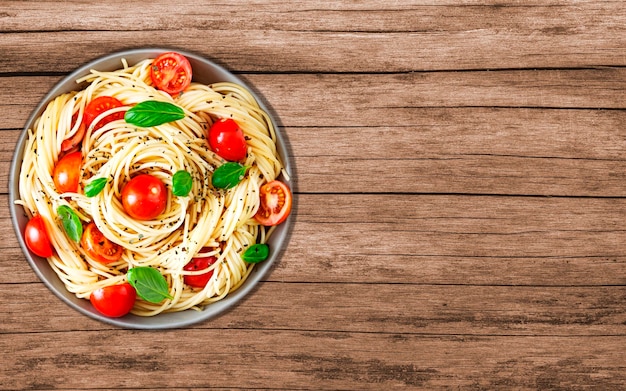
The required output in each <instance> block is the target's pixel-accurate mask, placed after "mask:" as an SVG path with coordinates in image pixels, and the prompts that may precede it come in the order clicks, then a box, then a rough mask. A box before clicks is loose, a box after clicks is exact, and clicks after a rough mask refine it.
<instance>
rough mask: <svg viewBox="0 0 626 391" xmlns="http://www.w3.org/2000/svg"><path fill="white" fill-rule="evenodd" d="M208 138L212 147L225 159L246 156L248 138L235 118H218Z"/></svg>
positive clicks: (236, 158)
mask: <svg viewBox="0 0 626 391" xmlns="http://www.w3.org/2000/svg"><path fill="white" fill-rule="evenodd" d="M208 139H209V145H210V146H211V149H213V151H215V153H217V154H218V155H219V156H221V157H223V158H224V159H226V160H228V161H231V162H234V161H239V160H243V159H245V158H246V152H247V150H248V145H247V144H246V138H245V136H244V134H243V131H242V130H241V128H240V127H239V125H237V122H235V121H234V120H232V119H230V118H227V119H224V118H222V119H219V120H217V121H216V122H215V123H214V124H213V125H212V126H211V128H210V129H209V137H208Z"/></svg>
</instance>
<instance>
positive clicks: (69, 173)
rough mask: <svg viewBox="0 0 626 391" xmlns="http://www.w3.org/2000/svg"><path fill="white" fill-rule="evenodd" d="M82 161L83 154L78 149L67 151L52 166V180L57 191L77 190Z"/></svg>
mask: <svg viewBox="0 0 626 391" xmlns="http://www.w3.org/2000/svg"><path fill="white" fill-rule="evenodd" d="M82 162H83V156H82V154H81V153H80V151H79V152H72V153H68V154H67V155H65V156H63V157H62V158H61V159H60V160H59V161H58V162H57V164H56V165H55V166H54V170H53V171H52V180H53V181H54V186H55V187H56V189H57V191H58V192H59V193H67V192H76V191H77V190H78V181H79V180H80V167H81V165H82Z"/></svg>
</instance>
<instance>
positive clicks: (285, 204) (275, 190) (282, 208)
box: [254, 181, 292, 226]
mask: <svg viewBox="0 0 626 391" xmlns="http://www.w3.org/2000/svg"><path fill="white" fill-rule="evenodd" d="M260 193H261V194H260V197H261V205H260V206H259V210H258V211H257V213H256V215H254V218H255V219H256V220H257V221H258V222H259V223H260V224H261V225H266V226H270V225H278V224H280V223H282V222H283V221H285V219H286V218H287V216H289V212H291V198H292V197H291V190H289V187H287V185H285V184H284V183H283V182H281V181H271V182H269V183H266V184H264V185H263V186H261V189H260Z"/></svg>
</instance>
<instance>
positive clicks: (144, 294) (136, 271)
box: [126, 266, 172, 303]
mask: <svg viewBox="0 0 626 391" xmlns="http://www.w3.org/2000/svg"><path fill="white" fill-rule="evenodd" d="M126 279H127V280H128V283H129V284H130V285H132V286H133V288H135V290H136V291H137V294H138V295H139V297H141V298H142V299H144V300H145V301H149V302H150V303H160V302H161V301H163V300H164V299H171V298H172V296H170V293H169V287H168V286H167V281H166V280H165V277H163V275H162V274H161V273H160V272H159V271H158V270H157V269H155V268H153V267H149V266H137V267H134V268H132V269H129V270H128V273H126Z"/></svg>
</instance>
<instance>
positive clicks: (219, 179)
mask: <svg viewBox="0 0 626 391" xmlns="http://www.w3.org/2000/svg"><path fill="white" fill-rule="evenodd" d="M247 170H248V167H246V166H242V165H241V164H239V163H235V162H228V163H224V164H222V165H221V166H219V167H218V168H217V169H216V170H215V171H214V172H213V178H212V179H211V183H212V184H213V186H214V187H217V188H218V189H230V188H231V187H235V186H237V184H238V183H239V182H241V180H242V179H243V177H244V175H246V171H247Z"/></svg>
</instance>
